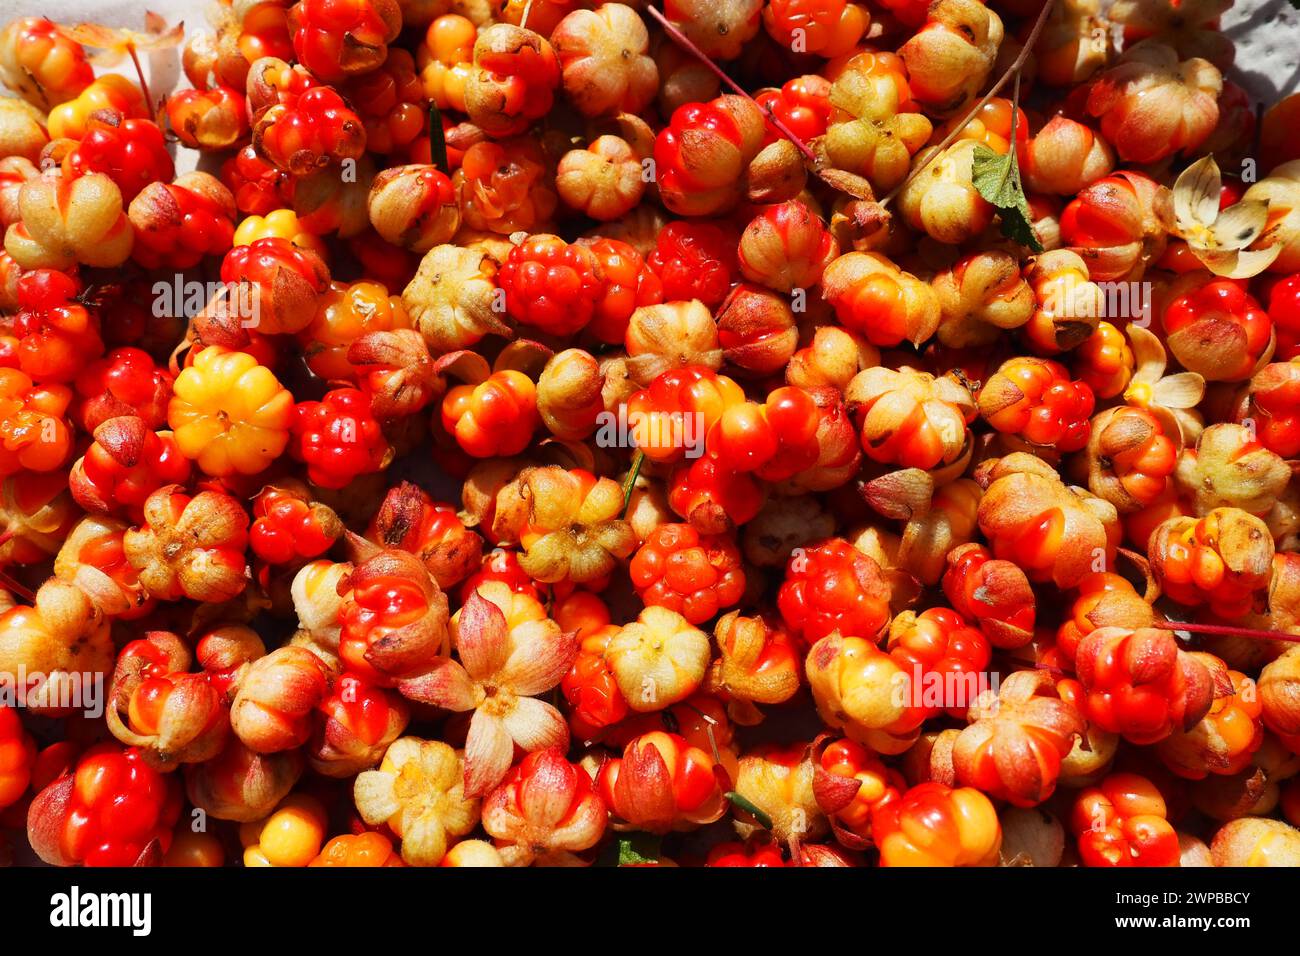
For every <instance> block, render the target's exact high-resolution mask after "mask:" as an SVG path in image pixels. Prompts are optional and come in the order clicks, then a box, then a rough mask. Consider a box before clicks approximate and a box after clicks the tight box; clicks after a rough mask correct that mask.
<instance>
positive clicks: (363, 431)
mask: <svg viewBox="0 0 1300 956" xmlns="http://www.w3.org/2000/svg"><path fill="white" fill-rule="evenodd" d="M293 436H294V446H293V447H294V451H295V453H296V454H297V455H298V457H300V458H301V459H302V460H303V461H304V462H306V464H307V477H308V478H309V479H310V480H311V482H312V483H313V484H316V485H319V486H320V487H322V488H345V487H347V485H348V483H349V482H351V481H352V480H353V479H354V478H356V477H358V476H360V475H368V474H371V473H372V472H376V471H379V470H380V469H382V468H383V467H384V466H385V464H386V459H387V458H388V456H389V453H390V449H389V445H388V439H386V438H385V437H384V432H383V429H382V428H381V427H380V425H379V422H378V421H377V420H376V419H375V417H374V415H372V414H371V412H370V399H369V398H368V397H367V396H366V394H365V393H364V392H362V391H360V390H359V389H355V388H336V389H333V390H332V391H330V392H327V393H326V394H325V397H324V398H323V399H322V400H321V401H319V402H299V403H298V405H297V406H296V407H295V408H294V412H293Z"/></svg>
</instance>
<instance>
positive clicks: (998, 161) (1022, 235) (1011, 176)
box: [971, 133, 1043, 252]
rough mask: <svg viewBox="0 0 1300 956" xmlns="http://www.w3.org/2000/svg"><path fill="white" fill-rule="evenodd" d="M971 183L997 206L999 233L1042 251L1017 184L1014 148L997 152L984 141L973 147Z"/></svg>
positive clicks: (1016, 164)
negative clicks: (999, 223)
mask: <svg viewBox="0 0 1300 956" xmlns="http://www.w3.org/2000/svg"><path fill="white" fill-rule="evenodd" d="M1013 135H1014V133H1013ZM971 183H972V184H973V185H974V186H975V191H976V192H978V193H979V194H980V195H981V196H983V197H984V199H985V200H986V201H988V202H990V203H992V204H993V205H994V206H996V207H997V210H998V215H999V218H1000V219H1001V220H1002V223H1001V229H1002V235H1004V236H1006V237H1007V238H1008V239H1010V240H1012V241H1013V242H1017V243H1019V244H1020V245H1022V246H1026V247H1028V248H1030V249H1032V250H1033V251H1034V252H1042V251H1043V244H1042V243H1041V242H1039V241H1038V236H1036V235H1035V234H1034V227H1033V222H1034V219H1033V213H1032V212H1030V210H1029V201H1028V200H1027V199H1026V198H1025V190H1024V187H1023V186H1022V185H1021V183H1020V165H1019V163H1017V162H1016V151H1015V150H1014V149H1009V150H1007V151H1006V153H996V152H994V151H993V150H991V149H989V147H987V146H985V145H984V144H983V143H981V144H980V145H978V146H976V147H975V151H974V152H973V153H972V154H971Z"/></svg>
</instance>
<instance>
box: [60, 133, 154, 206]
mask: <svg viewBox="0 0 1300 956" xmlns="http://www.w3.org/2000/svg"><path fill="white" fill-rule="evenodd" d="M63 168H64V170H65V171H66V172H67V173H68V174H69V175H71V176H84V175H86V174H87V173H103V174H104V175H106V176H107V177H108V178H109V179H111V180H113V182H115V183H116V184H117V188H118V189H120V190H121V191H122V202H123V203H129V202H130V201H131V200H132V199H134V198H135V197H136V195H137V194H138V193H139V192H140V190H142V189H144V187H145V186H148V185H149V184H150V183H156V182H163V183H166V182H170V181H171V178H172V177H173V176H174V175H175V174H176V167H175V165H174V164H173V163H172V158H171V156H170V155H169V154H168V152H167V141H166V139H165V138H164V137H163V133H162V130H160V129H159V128H158V124H156V123H154V122H151V121H150V120H146V119H124V118H123V117H122V116H121V114H118V113H109V112H103V113H99V114H92V115H91V118H90V122H89V123H88V124H87V129H86V135H84V136H83V137H82V138H81V142H79V143H78V144H77V145H76V146H75V147H74V148H73V149H72V151H71V152H69V153H68V154H67V156H65V157H64V159H63Z"/></svg>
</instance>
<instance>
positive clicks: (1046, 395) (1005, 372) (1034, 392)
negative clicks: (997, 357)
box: [979, 356, 1096, 452]
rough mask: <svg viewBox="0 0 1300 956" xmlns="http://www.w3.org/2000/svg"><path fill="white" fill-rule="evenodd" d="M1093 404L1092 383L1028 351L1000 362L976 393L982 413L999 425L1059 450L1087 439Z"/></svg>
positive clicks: (1073, 447)
mask: <svg viewBox="0 0 1300 956" xmlns="http://www.w3.org/2000/svg"><path fill="white" fill-rule="evenodd" d="M1095 404H1096V400H1095V398H1094V396H1093V394H1092V389H1091V388H1089V387H1088V386H1087V385H1085V384H1084V383H1083V382H1076V381H1072V380H1071V379H1070V373H1069V372H1068V371H1067V370H1066V368H1065V366H1063V365H1061V364H1060V363H1059V362H1053V361H1051V360H1049V359H1038V358H1032V357H1028V356H1018V357H1016V358H1013V359H1010V360H1008V361H1006V362H1003V363H1002V367H1001V368H1000V369H998V371H997V373H996V374H995V375H994V376H993V378H992V379H990V380H989V382H988V383H987V384H986V385H985V386H984V388H983V389H982V390H981V391H980V398H979V405H980V412H981V414H982V415H983V416H984V419H985V420H986V421H987V422H988V423H989V424H990V425H992V426H993V427H994V428H995V429H997V430H998V431H1000V432H1006V433H1008V434H1012V435H1018V436H1019V437H1021V438H1023V439H1024V440H1025V441H1027V442H1029V443H1030V444H1033V445H1040V446H1044V447H1050V448H1055V449H1057V450H1058V451H1064V452H1069V451H1078V450H1079V449H1081V448H1083V447H1084V446H1085V445H1086V444H1088V435H1089V433H1090V431H1091V417H1092V410H1093V407H1094V406H1095Z"/></svg>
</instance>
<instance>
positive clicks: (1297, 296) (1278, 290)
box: [1268, 272, 1300, 362]
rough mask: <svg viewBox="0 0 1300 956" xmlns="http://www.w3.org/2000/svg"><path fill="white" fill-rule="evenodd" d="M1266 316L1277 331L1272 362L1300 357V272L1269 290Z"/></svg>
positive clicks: (1280, 280)
mask: <svg viewBox="0 0 1300 956" xmlns="http://www.w3.org/2000/svg"><path fill="white" fill-rule="evenodd" d="M1268 314H1269V317H1270V318H1272V320H1273V326H1274V328H1275V329H1276V330H1277V350H1276V351H1275V352H1274V353H1273V361H1274V362H1289V361H1291V360H1292V359H1293V358H1297V357H1300V272H1296V273H1293V274H1292V275H1289V276H1286V277H1285V278H1282V279H1279V280H1278V281H1277V282H1275V283H1274V284H1273V286H1272V288H1270V289H1269V291H1268Z"/></svg>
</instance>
